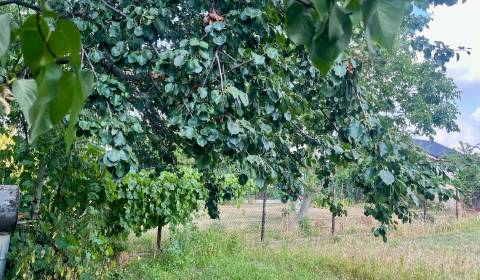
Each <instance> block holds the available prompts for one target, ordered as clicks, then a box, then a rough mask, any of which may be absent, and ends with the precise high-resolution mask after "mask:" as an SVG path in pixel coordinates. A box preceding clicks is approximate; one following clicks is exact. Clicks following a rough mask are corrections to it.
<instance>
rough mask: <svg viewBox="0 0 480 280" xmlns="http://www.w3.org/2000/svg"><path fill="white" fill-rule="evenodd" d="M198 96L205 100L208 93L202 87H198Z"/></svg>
mask: <svg viewBox="0 0 480 280" xmlns="http://www.w3.org/2000/svg"><path fill="white" fill-rule="evenodd" d="M198 94H199V95H200V98H205V97H207V95H208V91H207V89H206V88H204V87H199V88H198Z"/></svg>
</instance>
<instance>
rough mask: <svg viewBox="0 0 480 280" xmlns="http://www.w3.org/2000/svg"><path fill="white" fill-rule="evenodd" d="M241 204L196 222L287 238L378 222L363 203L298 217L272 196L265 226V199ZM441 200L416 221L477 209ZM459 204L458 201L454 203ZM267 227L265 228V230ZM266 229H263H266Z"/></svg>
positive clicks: (363, 228)
mask: <svg viewBox="0 0 480 280" xmlns="http://www.w3.org/2000/svg"><path fill="white" fill-rule="evenodd" d="M255 198H256V199H254V200H253V199H252V200H250V201H245V202H244V203H241V204H240V205H224V206H221V209H220V213H221V215H220V219H218V220H211V219H209V218H208V217H207V215H206V214H205V213H203V214H201V215H200V216H199V217H197V219H195V223H196V224H197V225H198V226H199V227H200V228H206V227H208V226H212V225H214V226H218V227H221V228H223V229H225V230H230V231H236V232H239V233H242V234H245V235H249V237H250V238H249V239H251V240H259V239H261V238H262V237H261V236H265V239H266V240H276V239H284V238H304V237H313V236H323V237H329V236H330V235H331V234H334V235H342V234H371V229H372V228H373V227H375V226H377V225H378V222H377V221H375V220H374V219H373V218H371V217H366V216H365V215H364V209H363V207H362V205H356V206H352V207H348V208H347V213H348V214H347V216H342V217H332V214H331V213H330V211H329V210H328V209H325V208H314V207H310V209H309V211H308V214H307V216H306V217H307V218H306V219H305V220H303V221H299V220H298V219H297V207H296V205H295V204H294V203H291V202H290V203H288V204H283V203H281V201H280V200H275V199H268V198H267V200H266V203H265V219H264V227H262V214H263V206H264V205H263V200H261V199H258V198H259V197H255ZM438 205H439V204H436V205H432V204H425V205H421V206H420V207H419V208H418V209H416V213H417V216H416V218H415V219H414V221H413V223H414V224H417V225H419V224H424V223H428V224H431V223H444V222H449V221H453V220H455V219H457V216H458V217H462V216H466V215H470V214H471V213H473V212H472V211H470V210H468V209H462V207H459V206H457V207H450V206H449V207H440V206H438ZM453 205H455V204H453ZM262 228H263V230H262ZM262 231H263V233H262Z"/></svg>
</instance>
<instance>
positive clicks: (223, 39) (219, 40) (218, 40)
mask: <svg viewBox="0 0 480 280" xmlns="http://www.w3.org/2000/svg"><path fill="white" fill-rule="evenodd" d="M226 41H227V37H226V36H225V35H223V34H222V35H218V36H216V37H215V38H213V42H214V43H215V44H216V45H219V46H221V45H223V44H225V42H226Z"/></svg>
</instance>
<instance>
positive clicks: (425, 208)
mask: <svg viewBox="0 0 480 280" xmlns="http://www.w3.org/2000/svg"><path fill="white" fill-rule="evenodd" d="M423 222H424V223H426V222H427V199H424V200H423Z"/></svg>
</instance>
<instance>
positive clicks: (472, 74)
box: [424, 0, 480, 81]
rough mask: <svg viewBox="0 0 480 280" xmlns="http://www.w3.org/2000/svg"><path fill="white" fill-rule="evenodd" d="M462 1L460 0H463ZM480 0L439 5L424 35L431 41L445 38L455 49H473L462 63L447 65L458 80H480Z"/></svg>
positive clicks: (462, 58)
mask: <svg viewBox="0 0 480 280" xmlns="http://www.w3.org/2000/svg"><path fill="white" fill-rule="evenodd" d="M459 2H460V1H459ZM479 11H480V1H478V0H470V1H467V2H466V3H464V4H457V5H455V6H453V7H447V6H437V7H435V8H434V9H433V10H432V12H433V16H432V18H433V20H432V22H430V24H429V25H430V28H429V29H428V30H425V32H424V35H425V36H427V38H429V39H431V40H438V41H443V42H445V43H446V44H448V45H450V46H451V47H452V48H457V47H459V46H465V47H470V48H472V54H471V55H467V54H464V55H463V56H462V57H461V58H460V61H459V62H456V60H455V61H452V62H450V63H449V64H448V65H447V68H448V69H449V71H448V72H449V73H450V74H451V75H452V76H454V77H455V79H457V80H463V81H474V80H480V66H479V65H480V36H479V31H478V27H477V23H478V12H479Z"/></svg>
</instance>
